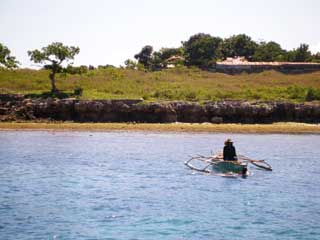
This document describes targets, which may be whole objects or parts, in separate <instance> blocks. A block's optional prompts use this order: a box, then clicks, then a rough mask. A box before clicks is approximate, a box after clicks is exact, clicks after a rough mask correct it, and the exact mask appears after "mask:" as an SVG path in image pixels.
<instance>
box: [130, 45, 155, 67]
mask: <svg viewBox="0 0 320 240" xmlns="http://www.w3.org/2000/svg"><path fill="white" fill-rule="evenodd" d="M152 52H153V47H152V46H149V45H147V46H144V47H143V48H142V49H141V51H140V52H139V53H138V54H136V55H134V58H135V59H137V60H138V63H139V64H142V65H143V66H144V67H145V69H149V70H150V69H151V66H152Z"/></svg>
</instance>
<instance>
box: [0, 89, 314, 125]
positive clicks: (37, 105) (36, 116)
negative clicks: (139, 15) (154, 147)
mask: <svg viewBox="0 0 320 240" xmlns="http://www.w3.org/2000/svg"><path fill="white" fill-rule="evenodd" d="M15 120H49V121H50V120H58V121H76V122H146V123H167V122H176V121H178V122H190V123H202V122H212V123H272V122H284V121H285V122H305V123H320V103H299V104H294V103H290V102H273V101H257V102H248V101H217V102H206V103H204V104H199V103H194V102H181V101H172V102H153V103H145V102H142V101H141V100H91V101H89V100H78V99H52V98H47V99H29V98H24V96H23V95H8V94H0V121H15Z"/></svg>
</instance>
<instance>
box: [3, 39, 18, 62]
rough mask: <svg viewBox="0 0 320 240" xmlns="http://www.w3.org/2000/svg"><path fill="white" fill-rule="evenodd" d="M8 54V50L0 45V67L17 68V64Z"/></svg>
mask: <svg viewBox="0 0 320 240" xmlns="http://www.w3.org/2000/svg"><path fill="white" fill-rule="evenodd" d="M10 53H11V52H10V50H9V48H7V47H6V46H5V45H3V44H1V43H0V66H1V65H2V66H4V67H7V68H16V67H18V64H19V62H18V61H17V60H16V58H15V57H13V56H11V55H10Z"/></svg>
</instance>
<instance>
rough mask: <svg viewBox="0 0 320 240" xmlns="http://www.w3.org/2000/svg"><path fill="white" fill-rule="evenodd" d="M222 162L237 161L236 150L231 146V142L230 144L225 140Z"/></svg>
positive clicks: (230, 141)
mask: <svg viewBox="0 0 320 240" xmlns="http://www.w3.org/2000/svg"><path fill="white" fill-rule="evenodd" d="M223 160H225V161H237V154H236V149H235V147H234V146H233V142H232V140H231V139H227V140H226V141H225V142H224V148H223Z"/></svg>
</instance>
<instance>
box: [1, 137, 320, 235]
mask: <svg viewBox="0 0 320 240" xmlns="http://www.w3.org/2000/svg"><path fill="white" fill-rule="evenodd" d="M226 138H232V139H233V140H234V144H235V146H236V149H237V151H238V152H239V153H241V154H244V155H247V156H250V157H252V158H255V159H265V160H267V162H268V163H270V164H271V165H272V166H273V169H274V171H272V172H267V171H263V170H259V169H256V168H254V167H251V168H250V170H251V175H250V176H249V177H248V178H245V179H243V178H235V179H230V178H223V177H218V176H212V175H205V174H201V173H195V172H193V171H192V170H190V169H188V168H186V166H185V165H184V161H186V160H187V159H188V158H189V156H190V155H195V154H202V155H209V154H210V152H211V151H218V150H221V149H222V147H223V142H224V140H225V139H226ZM0 239H1V240H6V239H15V240H17V239H32V240H34V239H110V240H111V239H179V240H183V239H241V240H243V239H299V240H302V239H320V135H253V134H248V135H246V134H189V133H142V132H140V133H139V132H41V131H33V132H28V131H25V132H21V131H3V132H0Z"/></svg>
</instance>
